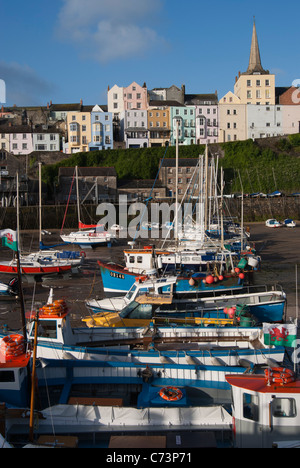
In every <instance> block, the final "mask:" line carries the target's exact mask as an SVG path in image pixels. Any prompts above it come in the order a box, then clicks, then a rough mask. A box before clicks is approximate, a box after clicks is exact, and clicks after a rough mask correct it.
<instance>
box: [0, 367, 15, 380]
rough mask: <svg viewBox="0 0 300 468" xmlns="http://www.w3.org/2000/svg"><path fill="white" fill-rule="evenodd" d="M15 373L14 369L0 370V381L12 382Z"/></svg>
mask: <svg viewBox="0 0 300 468" xmlns="http://www.w3.org/2000/svg"><path fill="white" fill-rule="evenodd" d="M14 381H15V373H14V371H8V370H2V371H1V372H0V382H14Z"/></svg>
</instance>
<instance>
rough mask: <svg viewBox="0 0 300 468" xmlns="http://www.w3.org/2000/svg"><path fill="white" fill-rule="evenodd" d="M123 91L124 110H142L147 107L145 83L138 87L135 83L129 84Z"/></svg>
mask: <svg viewBox="0 0 300 468" xmlns="http://www.w3.org/2000/svg"><path fill="white" fill-rule="evenodd" d="M123 91H124V110H132V109H138V110H139V109H141V110H142V109H143V110H146V109H147V107H148V93H147V86H146V83H144V84H143V86H140V85H139V84H137V83H136V82H133V83H131V85H129V86H128V87H127V88H123Z"/></svg>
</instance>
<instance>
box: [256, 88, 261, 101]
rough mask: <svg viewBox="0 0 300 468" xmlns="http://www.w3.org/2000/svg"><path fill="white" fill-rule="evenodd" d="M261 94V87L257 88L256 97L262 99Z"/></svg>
mask: <svg viewBox="0 0 300 468" xmlns="http://www.w3.org/2000/svg"><path fill="white" fill-rule="evenodd" d="M260 98H261V96H260V89H257V90H256V99H260Z"/></svg>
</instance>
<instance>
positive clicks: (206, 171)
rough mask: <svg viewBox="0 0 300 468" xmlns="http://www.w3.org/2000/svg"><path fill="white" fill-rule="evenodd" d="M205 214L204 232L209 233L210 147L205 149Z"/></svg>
mask: <svg viewBox="0 0 300 468" xmlns="http://www.w3.org/2000/svg"><path fill="white" fill-rule="evenodd" d="M204 208H205V214H204V231H205V232H206V231H207V227H208V219H207V217H208V146H207V144H206V147H205V205H204Z"/></svg>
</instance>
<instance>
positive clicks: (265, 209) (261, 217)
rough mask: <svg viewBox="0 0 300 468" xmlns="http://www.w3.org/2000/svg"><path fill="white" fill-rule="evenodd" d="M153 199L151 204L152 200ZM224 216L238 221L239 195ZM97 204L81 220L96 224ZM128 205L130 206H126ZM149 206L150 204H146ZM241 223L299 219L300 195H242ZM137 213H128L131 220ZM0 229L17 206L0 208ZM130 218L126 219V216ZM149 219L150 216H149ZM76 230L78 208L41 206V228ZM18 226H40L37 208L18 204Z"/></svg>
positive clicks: (12, 221) (9, 224) (9, 223)
mask: <svg viewBox="0 0 300 468" xmlns="http://www.w3.org/2000/svg"><path fill="white" fill-rule="evenodd" d="M154 202H155V203H166V200H164V201H162V200H155V201H154ZM154 202H152V203H154ZM224 205H225V209H224V216H228V215H229V214H230V215H231V216H232V217H233V218H234V219H235V221H236V222H240V219H241V212H242V202H241V199H240V198H226V199H225V200H224ZM97 206H98V205H93V204H90V205H84V207H83V208H82V209H81V211H82V215H81V221H82V222H84V223H86V224H89V223H96V222H97V221H99V219H101V218H102V216H101V217H99V216H97V215H96V210H97ZM115 207H116V215H117V219H116V222H117V223H118V221H119V220H118V213H119V207H118V205H115ZM128 207H129V205H128ZM149 209H150V205H149ZM243 212H244V223H247V222H248V223H250V222H264V221H266V220H267V219H268V218H276V219H278V220H281V221H282V220H284V219H285V218H292V219H294V220H300V197H278V198H244V201H243ZM138 215H139V212H137V214H136V215H135V216H131V217H130V219H132V218H135V217H136V216H138ZM0 219H1V226H2V227H1V229H5V228H10V229H14V230H15V229H16V226H17V214H16V209H15V208H12V207H9V208H0ZM128 219H129V218H128ZM149 221H151V219H150V215H149ZM62 227H63V228H64V229H77V228H78V218H77V207H76V205H75V204H74V205H69V207H68V209H67V210H66V206H64V205H45V206H43V207H42V229H46V230H47V229H49V230H51V229H61V228H62ZM20 229H21V230H36V229H39V207H38V206H21V207H20Z"/></svg>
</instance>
